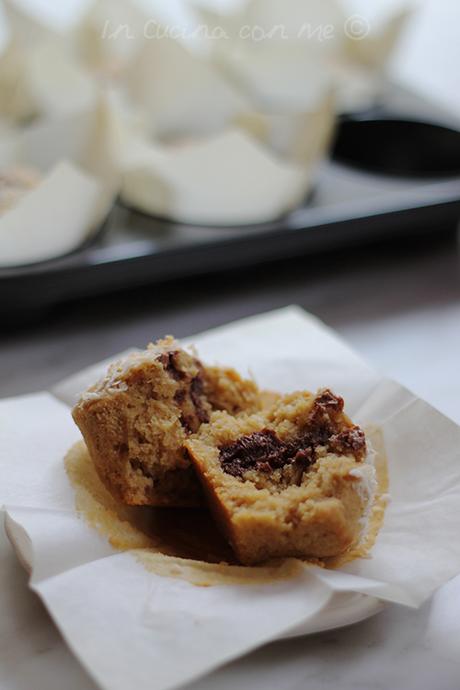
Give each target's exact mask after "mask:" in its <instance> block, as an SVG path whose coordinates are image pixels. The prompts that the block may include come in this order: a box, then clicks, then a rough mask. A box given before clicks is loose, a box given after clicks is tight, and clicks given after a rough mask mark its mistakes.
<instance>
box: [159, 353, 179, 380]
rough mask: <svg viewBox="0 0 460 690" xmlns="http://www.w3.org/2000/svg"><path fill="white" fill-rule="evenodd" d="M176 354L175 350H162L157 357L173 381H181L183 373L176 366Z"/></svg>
mask: <svg viewBox="0 0 460 690" xmlns="http://www.w3.org/2000/svg"><path fill="white" fill-rule="evenodd" d="M178 354H179V353H178V352H177V350H174V351H173V352H164V353H163V354H162V355H160V356H159V357H158V360H159V361H160V362H161V364H162V365H163V368H164V369H165V371H167V372H168V374H169V375H170V376H171V378H173V379H174V380H175V381H182V380H183V379H184V378H185V373H184V372H183V371H182V370H181V369H179V367H178V366H177V362H176V357H177V355H178Z"/></svg>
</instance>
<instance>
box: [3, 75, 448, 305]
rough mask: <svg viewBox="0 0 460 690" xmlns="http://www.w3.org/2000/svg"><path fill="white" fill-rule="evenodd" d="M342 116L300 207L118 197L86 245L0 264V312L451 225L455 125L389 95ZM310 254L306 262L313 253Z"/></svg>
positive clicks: (404, 97) (406, 98) (402, 96)
mask: <svg viewBox="0 0 460 690" xmlns="http://www.w3.org/2000/svg"><path fill="white" fill-rule="evenodd" d="M389 93H390V95H389V96H388V95H387V96H386V97H385V98H383V102H381V103H380V105H377V106H375V107H374V108H373V109H372V110H369V111H367V112H362V113H358V114H353V115H348V116H344V117H342V119H341V122H340V126H339V128H338V133H337V137H336V142H335V146H334V149H333V153H332V157H331V160H330V161H329V162H327V163H325V164H324V165H323V166H322V168H321V170H319V173H318V177H317V180H316V184H315V187H314V190H313V192H312V194H311V195H310V197H309V199H308V200H307V201H306V202H305V204H304V205H303V206H302V207H301V208H298V209H296V210H295V211H293V212H292V213H290V214H289V215H286V216H284V217H282V218H279V219H277V220H274V221H273V222H270V223H264V224H259V225H249V226H238V227H210V226H199V225H186V224H181V223H173V222H170V221H167V220H165V219H160V218H153V217H151V216H146V215H143V214H141V213H138V212H136V211H133V210H130V209H128V208H126V207H123V206H122V205H121V204H119V203H117V204H115V206H114V208H113V210H112V212H111V213H110V215H109V217H108V218H107V220H106V222H105V224H104V226H103V227H102V228H101V229H100V230H99V232H98V233H97V234H96V235H95V236H94V237H93V239H92V240H91V241H90V242H88V243H87V244H86V245H85V246H83V247H81V248H80V249H78V250H77V251H74V252H72V253H71V254H68V255H66V256H64V257H61V258H59V259H55V260H52V261H46V262H42V263H40V264H35V265H29V266H24V267H15V268H8V269H0V314H2V315H6V314H11V313H16V314H17V313H18V312H20V311H23V310H24V311H25V310H28V311H30V310H34V309H42V308H46V307H49V306H51V305H54V304H57V303H60V302H63V301H66V300H70V299H75V298H79V297H87V296H92V295H96V294H103V293H106V292H112V291H115V290H121V289H125V288H133V287H136V286H141V285H147V284H151V283H158V282H161V281H166V280H174V279H179V278H184V277H187V276H192V275H197V274H203V273H209V272H215V271H220V270H224V269H234V268H238V267H243V266H249V265H252V264H256V263H262V262H265V261H272V260H274V259H278V258H279V259H281V258H289V257H293V256H299V255H305V256H306V257H308V256H312V257H313V255H317V254H318V253H320V252H323V251H327V250H336V249H339V248H341V247H344V248H345V247H347V246H353V245H357V244H362V243H367V244H368V243H370V242H373V241H377V240H381V239H382V238H394V240H395V241H397V240H398V239H401V238H404V237H407V236H408V235H411V234H412V235H417V234H421V233H440V232H444V231H446V230H452V229H454V228H455V227H456V226H457V224H458V221H459V219H460V129H459V128H458V125H457V124H456V123H453V122H452V121H451V120H450V119H449V117H448V116H446V115H444V114H443V113H440V112H439V111H438V110H435V109H434V108H432V107H431V106H430V105H429V104H427V103H425V102H422V101H421V100H420V99H418V98H417V97H414V96H410V95H409V94H406V93H404V92H400V91H397V90H396V89H395V88H393V89H392V90H390V92H389ZM312 260H314V259H313V258H312Z"/></svg>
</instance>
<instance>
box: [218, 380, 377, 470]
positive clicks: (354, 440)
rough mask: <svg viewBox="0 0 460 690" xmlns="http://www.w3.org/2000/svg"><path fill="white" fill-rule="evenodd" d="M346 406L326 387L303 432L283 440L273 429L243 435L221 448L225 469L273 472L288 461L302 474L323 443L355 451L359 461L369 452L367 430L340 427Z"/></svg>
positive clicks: (341, 451) (345, 452)
mask: <svg viewBox="0 0 460 690" xmlns="http://www.w3.org/2000/svg"><path fill="white" fill-rule="evenodd" d="M342 410H343V399H342V398H339V397H337V396H335V395H334V394H333V393H331V391H329V390H325V391H322V392H321V393H320V395H318V396H317V397H316V398H315V400H314V402H313V407H312V410H311V412H310V415H309V418H308V422H307V424H306V426H305V429H304V431H303V433H302V434H300V435H299V436H298V437H297V438H295V439H292V440H290V441H282V440H281V439H280V438H279V437H278V436H277V434H276V432H275V431H273V429H262V430H261V431H256V432H254V433H252V434H247V435H245V436H240V438H238V439H237V440H236V441H234V442H233V443H229V444H226V445H223V446H221V447H220V448H219V460H220V462H221V465H222V469H223V470H224V472H226V473H227V474H231V475H233V476H234V477H240V478H241V477H242V476H243V475H244V473H245V472H247V471H248V470H252V469H255V470H257V471H259V472H273V471H274V470H277V469H279V468H283V467H285V466H286V465H293V466H295V468H296V470H298V471H297V472H296V475H297V476H299V472H300V475H301V474H302V473H303V471H304V470H307V469H308V467H309V466H310V465H312V464H313V463H314V462H316V459H317V454H316V450H317V448H318V446H323V447H325V448H326V449H327V451H328V452H331V453H335V454H337V455H354V456H355V458H356V460H357V461H358V462H359V461H361V460H362V459H363V457H364V454H365V452H366V439H365V436H364V432H363V431H362V429H360V428H359V427H358V426H352V427H349V428H346V429H343V430H342V431H339V423H338V420H337V417H338V416H339V415H340V414H341V412H342Z"/></svg>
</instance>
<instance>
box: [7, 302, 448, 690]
mask: <svg viewBox="0 0 460 690" xmlns="http://www.w3.org/2000/svg"><path fill="white" fill-rule="evenodd" d="M192 340H193V342H195V343H196V345H197V346H198V349H199V353H200V356H201V357H203V359H204V360H205V361H208V362H210V363H212V362H214V361H216V360H217V361H220V362H225V363H226V364H228V365H232V366H236V367H238V368H239V369H240V370H241V371H242V372H243V373H244V372H245V371H247V369H248V368H249V367H250V368H251V370H252V372H253V373H254V375H255V377H256V379H257V380H258V382H259V384H260V385H261V386H263V387H265V388H279V389H280V390H281V391H287V390H292V389H299V388H308V389H313V390H314V389H316V388H317V387H319V386H329V387H331V388H332V389H333V390H336V391H337V392H339V393H340V394H342V395H343V396H344V398H345V400H346V408H347V412H348V413H349V414H350V415H351V416H352V418H356V419H357V420H358V421H359V422H360V423H362V424H364V425H368V424H373V425H375V426H377V427H378V428H380V430H381V431H382V433H383V439H384V444H385V449H386V453H387V459H388V471H389V482H390V494H391V501H390V503H389V505H388V507H387V509H386V515H385V520H384V524H383V527H382V529H381V530H380V533H379V535H378V538H377V541H376V543H375V545H374V547H373V549H372V552H371V555H370V558H363V559H358V560H355V561H353V562H351V563H348V564H346V565H344V566H342V567H341V568H340V569H338V570H327V569H324V568H318V567H315V566H311V565H305V566H301V567H300V570H296V568H294V570H293V571H292V573H291V572H289V573H286V571H278V573H277V576H276V577H275V578H274V580H273V581H272V582H271V583H270V584H268V583H266V582H258V583H257V584H254V583H253V584H249V583H248V584H241V582H239V583H238V584H237V583H234V584H232V583H227V584H223V583H221V584H218V585H215V586H210V587H198V586H197V585H196V584H192V583H191V582H190V581H189V580H187V579H186V578H185V579H184V578H183V577H181V573H180V572H179V573H176V575H175V576H174V577H170V576H168V574H167V572H165V570H164V569H163V571H162V572H159V571H158V569H157V567H156V565H154V564H153V565H152V563H150V565H151V566H152V567H145V563H142V562H140V559H142V558H143V554H144V553H145V551H144V550H143V549H141V550H138V551H136V550H134V551H128V552H123V553H119V552H116V551H114V550H113V548H112V547H111V546H110V545H109V543H108V542H107V540H106V539H105V538H104V537H103V536H102V535H101V534H100V533H99V532H98V531H97V530H95V529H92V528H91V527H89V526H88V524H87V522H85V521H84V520H82V519H80V518H79V517H78V515H77V513H76V511H75V506H74V500H75V497H74V492H73V489H72V486H71V484H70V482H69V480H68V478H67V475H66V472H65V469H64V463H63V458H64V456H65V454H66V453H67V451H68V449H69V448H70V447H71V446H72V445H73V444H74V443H75V442H76V441H77V440H78V438H79V434H78V431H77V429H76V428H75V426H74V425H73V423H72V420H71V418H70V413H69V409H68V407H67V404H66V402H67V403H72V402H73V401H74V400H75V397H76V395H77V394H78V392H79V391H80V390H81V385H82V383H83V382H84V381H85V378H88V377H90V378H91V380H93V377H94V375H95V370H94V368H93V369H92V371H91V372H89V374H88V372H81V373H80V374H79V375H78V376H77V377H76V378H75V379H74V378H71V379H69V380H67V381H65V382H63V383H62V384H60V385H59V386H58V387H56V389H55V391H54V395H53V394H50V393H38V394H34V395H32V396H24V397H21V398H16V399H14V398H13V399H11V400H5V401H3V402H2V403H0V418H1V419H4V420H7V424H3V425H2V427H1V431H0V434H1V442H2V448H3V451H4V453H3V456H2V457H3V460H2V476H3V482H2V487H1V493H2V496H1V502H2V504H4V505H5V506H6V510H7V515H8V521H9V529H10V533H13V534H16V535H17V534H19V533H20V532H21V530H22V533H23V538H24V532H25V533H26V535H28V538H29V540H30V544H29V551H31V553H29V557H30V558H32V560H33V573H32V578H31V586H32V588H33V589H34V590H35V591H36V592H37V593H38V594H39V595H40V597H41V598H42V599H43V601H44V602H45V605H46V606H47V608H48V610H49V611H50V613H51V615H52V616H53V618H54V620H55V621H56V623H57V625H58V626H59V628H60V630H61V631H62V633H63V634H64V636H65V638H66V640H67V642H68V643H69V645H70V647H71V649H72V650H73V651H74V653H75V654H76V656H77V657H78V658H79V659H80V660H81V662H82V663H83V664H84V666H85V667H86V668H87V670H88V671H89V672H90V674H91V675H92V676H93V677H94V678H95V679H96V681H97V682H98V683H99V684H100V686H101V687H103V688H105V689H107V690H108V689H110V690H121V689H122V688H126V687H136V688H138V689H139V690H144V688H145V690H147V688H148V689H149V690H151V688H152V687H154V688H158V689H160V688H161V689H163V688H172V687H175V686H177V685H179V684H180V683H185V682H186V681H191V680H192V679H193V678H196V677H198V676H199V675H202V674H204V673H206V672H207V671H210V670H211V669H213V668H215V667H216V666H218V665H219V664H222V663H225V662H226V661H228V660H230V659H232V658H235V657H237V656H239V655H241V654H243V653H245V652H247V651H249V650H250V649H253V648H254V647H256V646H258V645H260V644H263V643H264V642H267V641H269V640H273V639H276V638H278V637H279V636H281V635H283V634H285V633H286V632H288V631H289V630H291V629H292V628H293V627H295V626H299V625H300V624H301V623H304V624H305V623H308V621H310V620H311V619H312V617H314V616H315V615H317V614H318V612H319V611H321V610H322V609H323V608H324V606H325V605H327V602H328V601H330V597H331V596H332V594H333V593H336V592H359V593H364V594H367V595H370V596H374V597H378V598H380V599H382V600H385V601H391V602H396V603H400V604H404V605H408V606H418V605H420V604H421V603H422V602H423V601H424V600H425V599H426V598H427V597H429V596H430V595H431V594H432V593H433V592H434V591H435V589H436V588H438V587H440V586H441V585H443V584H444V583H445V582H447V581H448V580H449V579H450V578H451V577H453V576H454V575H456V574H458V573H459V572H460V542H459V541H458V538H457V535H458V530H459V527H460V515H459V512H458V502H459V498H460V463H459V453H460V451H459V448H460V428H459V427H458V426H457V425H456V424H454V423H453V422H452V421H450V420H449V419H447V418H446V417H444V416H443V415H441V414H440V413H439V412H437V411H436V410H434V409H433V408H432V407H430V406H429V405H428V404H427V403H425V402H423V401H421V400H419V399H418V398H416V397H415V396H414V395H413V394H412V393H410V392H409V391H407V390H406V389H404V388H402V387H401V386H399V385H398V384H397V383H394V382H392V381H388V380H385V379H383V378H382V377H381V376H380V375H378V374H377V373H376V372H374V371H373V370H372V369H370V368H369V367H367V366H366V365H365V364H364V363H363V362H362V361H361V360H360V359H359V358H358V357H357V356H356V355H355V354H354V353H353V352H352V351H351V350H349V349H348V348H347V347H346V346H345V345H343V343H342V342H341V341H340V340H339V339H338V338H336V336H334V334H333V333H331V332H330V331H329V330H328V329H327V328H326V327H325V326H323V325H322V324H320V323H319V322H318V321H317V320H316V319H314V318H312V317H309V316H307V315H305V314H304V313H303V312H302V311H301V310H299V309H297V308H290V309H286V310H281V311H279V312H274V313H272V314H268V315H263V316H259V317H254V318H252V319H247V320H244V321H242V322H239V323H236V324H232V325H230V326H227V327H224V328H221V329H217V330H215V331H211V332H209V333H208V334H204V335H202V336H200V337H196V338H193V339H192ZM64 400H65V401H66V402H62V401H64ZM26 541H27V539H26ZM151 558H154V559H155V558H158V556H152V557H151ZM163 562H164V561H163ZM278 567H283V566H278ZM284 567H286V566H284ZM296 567H298V565H297V566H296ZM286 574H289V575H290V576H288V577H286ZM278 575H282V576H281V577H278Z"/></svg>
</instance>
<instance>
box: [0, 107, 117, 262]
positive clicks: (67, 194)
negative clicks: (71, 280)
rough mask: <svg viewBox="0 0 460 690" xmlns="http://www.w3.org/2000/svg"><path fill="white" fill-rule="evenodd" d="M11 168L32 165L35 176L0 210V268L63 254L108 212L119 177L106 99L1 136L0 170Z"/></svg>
mask: <svg viewBox="0 0 460 690" xmlns="http://www.w3.org/2000/svg"><path fill="white" fill-rule="evenodd" d="M3 142H5V143H3ZM18 166H19V167H21V168H25V169H28V168H31V169H32V170H36V171H38V173H39V174H40V175H41V179H40V180H39V183H38V184H37V185H36V186H35V187H34V188H33V189H31V190H30V191H28V192H27V193H26V194H24V195H23V196H22V197H21V199H20V200H19V201H18V202H17V203H16V204H15V205H13V206H11V207H10V208H9V209H8V210H6V211H5V212H4V213H3V214H2V215H0V266H13V265H20V264H26V263H33V262H37V261H43V260H46V259H51V258H54V257H57V256H60V255H62V254H65V253H67V252H69V251H71V250H73V249H75V248H77V247H78V246H79V245H80V244H81V243H82V242H83V241H84V240H85V239H86V238H87V237H88V236H89V235H90V234H91V232H93V231H94V230H95V229H96V228H97V226H98V225H99V224H100V223H101V222H102V220H103V219H104V217H105V216H106V215H107V213H108V210H109V208H110V206H111V205H112V203H113V199H114V197H115V194H116V192H117V190H118V187H119V181H120V176H119V171H118V168H117V165H116V159H115V157H114V155H113V152H112V144H111V139H110V118H109V116H108V111H107V105H106V101H105V99H103V98H102V99H100V100H99V101H98V102H96V103H95V104H93V106H92V107H91V108H88V109H86V110H84V111H81V112H79V113H75V114H72V115H66V116H62V117H56V118H52V119H50V120H47V121H45V122H42V123H40V122H39V123H37V124H34V125H31V126H30V127H27V128H24V129H19V128H17V129H10V130H9V131H7V132H5V133H4V134H3V136H2V135H0V173H1V172H7V171H8V170H10V169H14V168H16V167H18Z"/></svg>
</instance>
